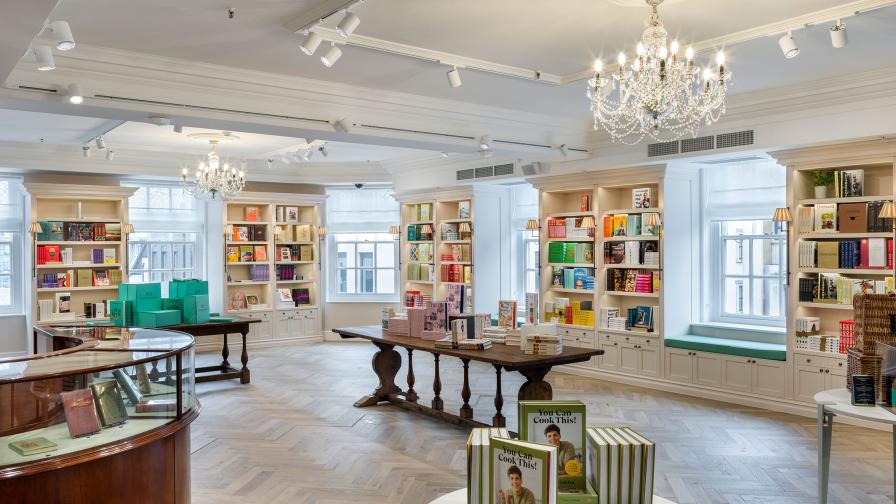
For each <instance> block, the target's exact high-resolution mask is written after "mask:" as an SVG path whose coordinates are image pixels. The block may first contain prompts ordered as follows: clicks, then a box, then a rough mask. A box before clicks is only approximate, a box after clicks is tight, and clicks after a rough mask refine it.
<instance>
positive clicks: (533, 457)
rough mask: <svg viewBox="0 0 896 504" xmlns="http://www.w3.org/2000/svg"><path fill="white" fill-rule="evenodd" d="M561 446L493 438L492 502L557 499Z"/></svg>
mask: <svg viewBox="0 0 896 504" xmlns="http://www.w3.org/2000/svg"><path fill="white" fill-rule="evenodd" d="M556 475H557V448H556V447H555V446H548V445H544V444H538V443H530V442H528V441H516V440H512V439H502V438H496V437H493V438H491V439H490V440H489V488H490V491H489V492H488V496H489V500H488V502H489V503H490V504H506V503H507V502H512V503H517V502H519V503H533V504H556V502H557V476H556Z"/></svg>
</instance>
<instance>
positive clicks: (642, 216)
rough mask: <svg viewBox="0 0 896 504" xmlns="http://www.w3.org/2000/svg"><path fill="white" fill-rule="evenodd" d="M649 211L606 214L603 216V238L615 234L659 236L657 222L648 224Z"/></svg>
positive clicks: (614, 235)
mask: <svg viewBox="0 0 896 504" xmlns="http://www.w3.org/2000/svg"><path fill="white" fill-rule="evenodd" d="M649 215H656V216H657V217H658V216H659V214H651V213H639V214H607V215H604V218H603V228H604V238H612V237H616V236H659V234H660V227H659V224H653V225H648V224H647V219H648V216H649Z"/></svg>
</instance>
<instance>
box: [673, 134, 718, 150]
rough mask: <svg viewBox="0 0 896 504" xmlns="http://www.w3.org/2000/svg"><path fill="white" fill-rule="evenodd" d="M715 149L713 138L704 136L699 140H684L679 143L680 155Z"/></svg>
mask: <svg viewBox="0 0 896 504" xmlns="http://www.w3.org/2000/svg"><path fill="white" fill-rule="evenodd" d="M714 148H715V137H713V136H704V137H699V138H686V139H684V140H682V141H681V153H682V154H684V153H686V152H697V151H705V150H712V149H714Z"/></svg>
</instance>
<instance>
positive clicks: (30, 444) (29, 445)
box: [8, 437, 57, 457]
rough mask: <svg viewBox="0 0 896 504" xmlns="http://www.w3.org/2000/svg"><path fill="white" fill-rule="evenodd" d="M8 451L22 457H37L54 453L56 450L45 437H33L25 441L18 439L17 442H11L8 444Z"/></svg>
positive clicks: (54, 444)
mask: <svg viewBox="0 0 896 504" xmlns="http://www.w3.org/2000/svg"><path fill="white" fill-rule="evenodd" d="M8 446H9V449H10V450H12V451H14V452H16V453H18V454H19V455H22V456H23V457H27V456H29V455H37V454H38V453H46V452H51V451H55V450H56V448H57V445H56V443H54V442H52V441H50V440H49V439H47V438H45V437H33V438H27V439H20V440H18V441H13V442H12V443H9V445H8Z"/></svg>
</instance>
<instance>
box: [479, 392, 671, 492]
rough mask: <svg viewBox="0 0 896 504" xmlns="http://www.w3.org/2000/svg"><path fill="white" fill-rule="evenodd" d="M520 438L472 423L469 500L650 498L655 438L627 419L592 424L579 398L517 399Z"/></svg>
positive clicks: (504, 431)
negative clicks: (611, 423) (625, 423)
mask: <svg viewBox="0 0 896 504" xmlns="http://www.w3.org/2000/svg"><path fill="white" fill-rule="evenodd" d="M518 410H519V411H518V418H519V431H520V434H519V439H513V438H512V436H511V435H510V433H509V432H507V431H506V429H502V428H494V427H484V428H475V429H473V430H472V431H471V432H470V436H469V438H468V440H467V502H468V503H471V504H505V503H511V502H512V503H517V502H520V503H541V504H556V503H558V502H559V503H563V502H577V503H579V502H581V503H585V502H587V503H594V504H598V503H599V504H620V503H625V504H647V503H650V502H653V487H654V477H655V473H654V465H655V458H656V445H655V444H654V443H653V442H651V441H650V440H648V439H647V438H645V437H644V436H643V435H641V434H639V433H638V432H636V431H634V430H633V429H631V428H630V427H627V426H622V425H619V426H588V425H587V407H586V406H585V404H584V403H582V402H581V401H519V403H518Z"/></svg>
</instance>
